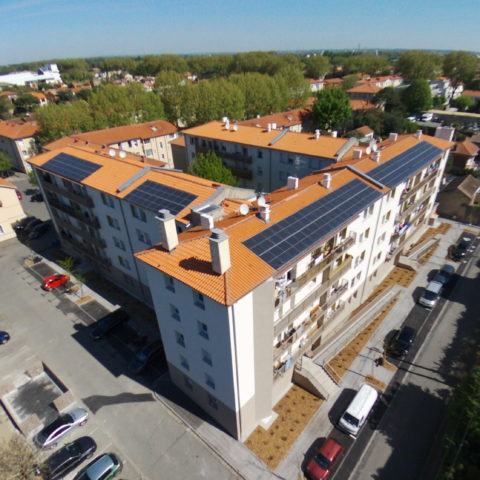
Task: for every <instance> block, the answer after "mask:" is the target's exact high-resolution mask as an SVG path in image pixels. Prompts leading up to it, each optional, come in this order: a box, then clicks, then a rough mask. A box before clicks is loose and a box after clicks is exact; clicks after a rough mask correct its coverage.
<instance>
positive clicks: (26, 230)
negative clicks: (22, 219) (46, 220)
mask: <svg viewBox="0 0 480 480" xmlns="http://www.w3.org/2000/svg"><path fill="white" fill-rule="evenodd" d="M41 223H42V221H41V220H40V219H39V218H35V217H33V220H31V221H30V222H28V223H27V224H26V225H25V226H24V227H23V228H21V229H20V230H19V232H18V233H21V234H23V235H28V234H29V233H30V231H31V230H32V229H33V228H35V227H36V226H37V225H40V224H41Z"/></svg>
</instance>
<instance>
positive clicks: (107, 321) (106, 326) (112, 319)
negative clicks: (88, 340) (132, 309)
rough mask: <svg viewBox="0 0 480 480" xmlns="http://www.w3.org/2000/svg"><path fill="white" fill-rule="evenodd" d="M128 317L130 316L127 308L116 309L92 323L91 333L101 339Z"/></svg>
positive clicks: (93, 336) (95, 338)
mask: <svg viewBox="0 0 480 480" xmlns="http://www.w3.org/2000/svg"><path fill="white" fill-rule="evenodd" d="M128 319H129V316H128V313H127V312H126V311H125V310H122V309H121V308H120V309H118V310H115V311H114V312H111V313H109V314H108V315H106V316H105V317H103V318H101V319H100V320H99V321H98V322H97V323H95V324H94V325H92V330H91V331H90V335H91V337H92V338H93V339H94V340H100V339H102V338H104V337H105V336H107V335H108V334H109V333H110V332H111V331H112V330H114V329H115V328H117V327H118V326H120V325H121V324H122V323H124V322H126V321H127V320H128Z"/></svg>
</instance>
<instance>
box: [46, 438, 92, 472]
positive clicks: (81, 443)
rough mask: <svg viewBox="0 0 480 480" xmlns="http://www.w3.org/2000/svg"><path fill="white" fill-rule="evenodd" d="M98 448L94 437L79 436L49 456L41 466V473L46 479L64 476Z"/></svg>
mask: <svg viewBox="0 0 480 480" xmlns="http://www.w3.org/2000/svg"><path fill="white" fill-rule="evenodd" d="M96 450H97V444H96V443H95V440H93V438H90V437H81V438H78V439H77V440H75V441H73V442H71V443H67V444H66V445H65V446H64V447H62V448H61V449H60V450H57V451H56V452H55V453H54V454H53V455H51V456H50V457H48V458H47V460H46V461H45V462H44V463H43V464H42V466H41V467H40V468H39V474H40V475H41V477H42V478H44V479H46V480H57V479H60V478H63V477H64V476H65V475H66V474H67V473H69V472H71V471H72V470H73V469H74V468H75V467H77V466H78V465H80V464H81V463H82V462H83V461H84V460H86V459H87V458H90V457H92V456H93V454H94V453H95V451H96Z"/></svg>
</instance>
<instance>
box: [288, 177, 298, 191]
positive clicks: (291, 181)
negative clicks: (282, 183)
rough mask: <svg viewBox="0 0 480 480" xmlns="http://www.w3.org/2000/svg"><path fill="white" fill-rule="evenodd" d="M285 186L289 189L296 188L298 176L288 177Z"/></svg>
mask: <svg viewBox="0 0 480 480" xmlns="http://www.w3.org/2000/svg"><path fill="white" fill-rule="evenodd" d="M287 187H288V189H289V190H296V189H297V188H298V177H288V178H287Z"/></svg>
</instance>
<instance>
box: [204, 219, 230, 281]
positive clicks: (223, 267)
mask: <svg viewBox="0 0 480 480" xmlns="http://www.w3.org/2000/svg"><path fill="white" fill-rule="evenodd" d="M208 240H209V242H210V255H211V256H212V269H213V271H214V272H215V273H218V274H220V275H223V274H224V273H225V272H226V271H227V270H228V269H229V268H230V266H231V263H230V245H229V242H228V235H227V234H226V233H225V232H224V231H223V230H222V229H220V228H214V229H213V230H212V234H211V235H210V237H208Z"/></svg>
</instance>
